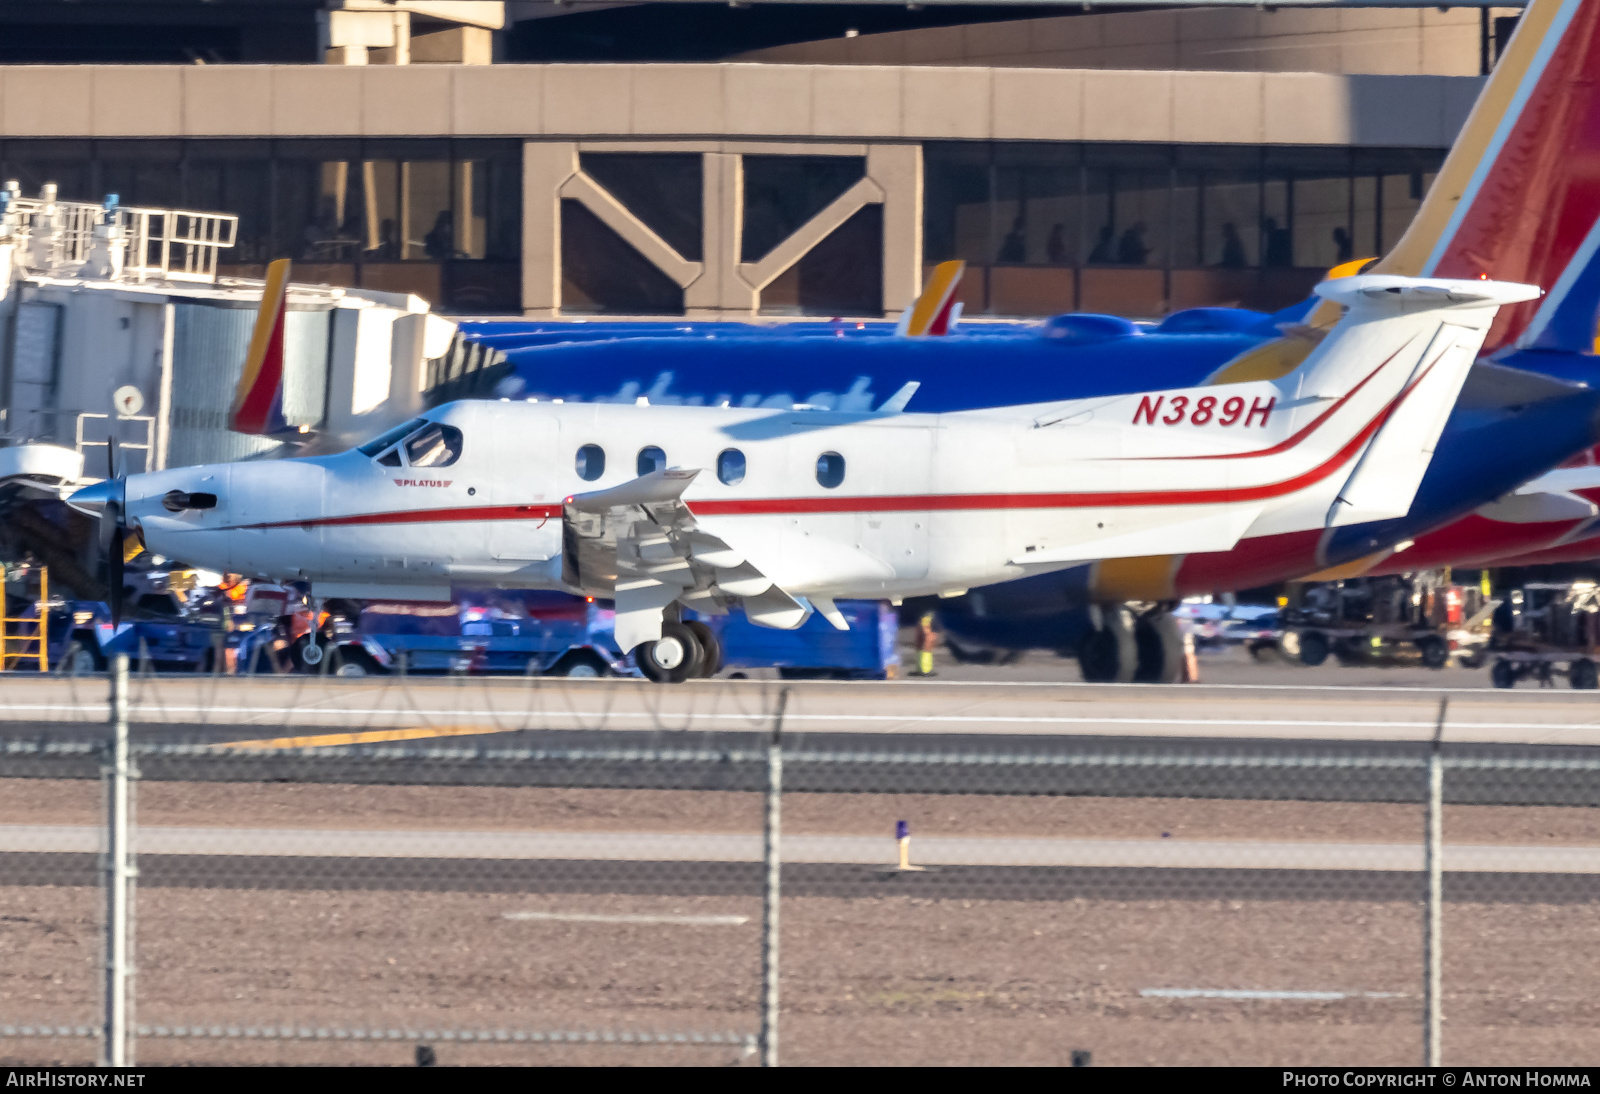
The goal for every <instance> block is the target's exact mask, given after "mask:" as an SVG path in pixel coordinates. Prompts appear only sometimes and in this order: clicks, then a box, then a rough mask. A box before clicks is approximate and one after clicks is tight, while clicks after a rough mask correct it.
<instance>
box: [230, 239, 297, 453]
mask: <svg viewBox="0 0 1600 1094" xmlns="http://www.w3.org/2000/svg"><path fill="white" fill-rule="evenodd" d="M288 296H289V260H288V259H287V258H280V259H278V260H277V261H276V262H274V263H272V264H271V265H270V266H268V267H267V281H266V285H265V286H264V287H263V289H262V292H261V310H260V311H258V312H257V313H256V327H255V332H254V333H253V334H251V336H250V352H249V355H248V356H246V357H245V360H244V372H243V373H242V374H241V375H240V377H239V386H238V387H237V388H236V389H235V390H234V395H233V409H232V411H231V412H230V414H229V416H228V428H229V429H231V430H233V431H234V432H235V433H257V434H274V433H282V432H285V431H286V430H287V429H288V428H289V425H288V423H287V422H286V421H284V417H283V328H284V322H285V319H286V318H287V311H288V308H287V302H288Z"/></svg>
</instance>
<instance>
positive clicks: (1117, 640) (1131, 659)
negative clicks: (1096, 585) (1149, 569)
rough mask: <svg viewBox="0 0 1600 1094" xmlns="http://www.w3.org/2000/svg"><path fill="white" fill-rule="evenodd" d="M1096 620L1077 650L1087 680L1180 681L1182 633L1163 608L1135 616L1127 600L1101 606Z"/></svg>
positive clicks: (1156, 608)
mask: <svg viewBox="0 0 1600 1094" xmlns="http://www.w3.org/2000/svg"><path fill="white" fill-rule="evenodd" d="M1097 614H1098V615H1099V616H1100V623H1099V625H1098V626H1096V627H1095V628H1094V630H1092V631H1090V632H1089V636H1088V637H1087V638H1085V639H1084V640H1083V644H1082V646H1081V647H1080V648H1079V650H1078V667H1079V669H1080V670H1081V671H1082V672H1083V679H1084V681H1085V682H1086V683H1091V684H1126V683H1130V682H1134V681H1137V682H1139V683H1143V684H1176V683H1178V682H1179V681H1180V680H1182V679H1183V671H1184V670H1183V666H1184V653H1183V633H1182V631H1180V630H1179V628H1178V621H1177V620H1176V619H1174V618H1173V617H1172V613H1171V612H1169V611H1168V610H1167V609H1166V608H1165V607H1162V606H1157V607H1154V608H1151V609H1149V610H1148V611H1146V612H1143V613H1141V614H1140V615H1138V616H1137V617H1135V615H1134V613H1133V611H1132V609H1130V608H1129V607H1128V606H1127V605H1126V604H1114V605H1101V606H1100V608H1099V611H1098V613H1097Z"/></svg>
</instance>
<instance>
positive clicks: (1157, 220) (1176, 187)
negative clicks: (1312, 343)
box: [923, 141, 1445, 318]
mask: <svg viewBox="0 0 1600 1094" xmlns="http://www.w3.org/2000/svg"><path fill="white" fill-rule="evenodd" d="M1444 155H1445V150H1444V149H1442V148H1441V149H1405V148H1397V149H1350V148H1344V147H1334V148H1326V147H1314V146H1313V147H1292V148H1291V147H1278V146H1271V147H1260V146H1229V145H1194V146H1188V145H1160V144H1114V143H1105V142H1086V143H1065V142H1063V143H1051V142H1038V143H1031V142H1029V143H1023V142H1006V143H996V144H989V143H983V142H955V141H951V142H930V143H927V144H925V145H924V146H923V179H924V193H925V200H924V206H923V214H924V221H923V260H924V261H925V262H926V263H927V264H928V265H929V266H931V265H933V264H934V263H937V262H942V261H945V260H947V259H953V258H959V259H964V260H965V261H966V262H967V263H968V274H967V278H966V280H965V283H964V284H963V303H964V305H965V307H966V309H967V310H968V312H969V313H970V312H987V313H989V314H995V315H1049V314H1053V313H1058V312H1064V311H1073V310H1083V311H1097V312H1108V313H1112V314H1117V315H1129V316H1135V317H1151V318H1153V317H1157V316H1161V315H1164V314H1166V313H1168V312H1171V311H1176V310H1178V309H1181V308H1187V307H1197V306H1206V305H1232V306H1243V307H1250V308H1259V309H1262V310H1269V311H1270V310H1275V309H1277V308H1281V307H1285V306H1287V305H1289V304H1292V303H1295V302H1296V301H1299V300H1303V299H1305V297H1306V296H1307V294H1308V293H1309V291H1310V288H1311V286H1312V285H1313V284H1315V283H1316V282H1317V281H1318V280H1320V279H1321V278H1322V276H1323V275H1324V274H1325V273H1326V272H1327V270H1328V269H1329V268H1330V267H1332V266H1334V265H1337V264H1339V263H1341V262H1346V261H1349V260H1351V259H1353V258H1363V257H1371V256H1376V255H1381V254H1383V253H1384V252H1385V251H1386V250H1387V249H1388V248H1390V247H1391V246H1393V245H1394V243H1395V242H1396V241H1397V240H1398V239H1399V238H1400V236H1401V234H1403V233H1404V232H1405V230H1406V227H1407V226H1408V225H1409V224H1410V222H1411V218H1412V216H1413V215H1414V214H1415V212H1416V210H1417V208H1418V206H1419V204H1420V203H1421V200H1422V197H1423V195H1424V194H1425V193H1426V192H1427V189H1428V186H1429V185H1430V184H1431V183H1432V181H1433V178H1434V175H1435V174H1436V173H1437V172H1438V169H1439V165H1440V164H1441V163H1442V162H1443V160H1444Z"/></svg>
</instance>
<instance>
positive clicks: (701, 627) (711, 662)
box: [684, 619, 722, 680]
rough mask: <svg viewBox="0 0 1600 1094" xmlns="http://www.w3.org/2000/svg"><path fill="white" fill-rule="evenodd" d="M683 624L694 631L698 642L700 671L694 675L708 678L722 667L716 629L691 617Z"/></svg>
mask: <svg viewBox="0 0 1600 1094" xmlns="http://www.w3.org/2000/svg"><path fill="white" fill-rule="evenodd" d="M684 626H685V627H688V628H689V629H690V630H691V631H693V632H694V637H695V641H697V642H699V643H700V671H698V672H696V673H695V676H696V677H698V678H700V679H702V680H707V679H710V678H711V677H713V676H715V675H716V674H717V672H718V670H720V669H721V668H722V640H721V639H720V638H718V637H717V632H716V631H714V630H712V629H711V628H710V627H708V626H706V624H704V623H702V622H700V620H698V619H691V620H689V622H687V623H685V624H684Z"/></svg>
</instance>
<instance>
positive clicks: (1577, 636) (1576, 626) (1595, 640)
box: [1489, 581, 1600, 689]
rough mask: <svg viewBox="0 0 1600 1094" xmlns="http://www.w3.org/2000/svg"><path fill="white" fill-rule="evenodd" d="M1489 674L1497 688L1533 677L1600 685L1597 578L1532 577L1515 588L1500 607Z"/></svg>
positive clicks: (1547, 683) (1545, 682)
mask: <svg viewBox="0 0 1600 1094" xmlns="http://www.w3.org/2000/svg"><path fill="white" fill-rule="evenodd" d="M1489 656H1491V657H1493V659H1494V660H1493V663H1492V664H1491V665H1490V668H1489V679H1490V681H1491V682H1492V683H1493V684H1494V686H1495V687H1497V688H1511V687H1516V686H1517V682H1518V681H1520V680H1524V679H1528V678H1530V677H1531V678H1533V679H1535V680H1537V681H1538V682H1539V686H1540V687H1553V686H1554V683H1555V681H1554V678H1555V677H1557V676H1565V677H1566V678H1567V680H1568V681H1569V682H1570V683H1571V684H1572V686H1573V687H1575V688H1580V689H1586V688H1594V687H1597V686H1600V667H1597V662H1600V588H1597V587H1596V586H1595V584H1594V582H1592V581H1580V582H1573V583H1570V584H1560V583H1554V582H1529V583H1528V584H1526V585H1524V586H1522V588H1520V589H1512V590H1511V591H1510V593H1509V594H1507V596H1506V598H1505V601H1504V602H1503V603H1501V604H1499V605H1498V606H1497V608H1496V610H1495V613H1494V631H1493V635H1492V637H1491V638H1490V640H1489Z"/></svg>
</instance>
